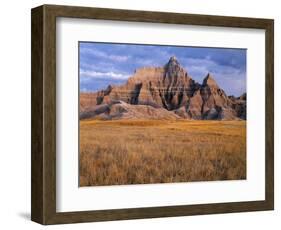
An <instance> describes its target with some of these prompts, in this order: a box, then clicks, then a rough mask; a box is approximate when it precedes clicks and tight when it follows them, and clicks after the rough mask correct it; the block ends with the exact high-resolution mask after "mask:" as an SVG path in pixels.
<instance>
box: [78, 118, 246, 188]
mask: <svg viewBox="0 0 281 230" xmlns="http://www.w3.org/2000/svg"><path fill="white" fill-rule="evenodd" d="M79 170H80V186H91V185H121V184H144V183H169V182H188V181H210V180H237V179H245V178H246V122H245V121H186V120H178V121H162V120H135V121H134V120H132V121H131V120H118V121H99V120H84V121H80V167H79Z"/></svg>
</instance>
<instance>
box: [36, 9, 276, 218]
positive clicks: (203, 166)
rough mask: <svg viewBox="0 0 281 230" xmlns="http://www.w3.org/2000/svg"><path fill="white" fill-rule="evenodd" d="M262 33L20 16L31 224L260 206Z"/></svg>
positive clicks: (265, 22)
mask: <svg viewBox="0 0 281 230" xmlns="http://www.w3.org/2000/svg"><path fill="white" fill-rule="evenodd" d="M273 29H274V27H273V20H271V19H257V18H240V17H225V16H209V15H192V14H178V13H163V12H146V11H129V10H116V9H102V8H88V7H73V6H56V5H43V6H40V7H37V8H34V9H32V159H31V160H32V162H31V163H32V189H31V190H32V205H31V207H32V210H31V218H32V220H33V221H36V222H38V223H41V224H60V223H75V222H90V221H108V220H123V219H138V218H155V217H170V216H183V215H197V214H214V213H229V212H244V211H259V210H273V208H274V98H273V95H274V92H273V88H274V83H273V69H274V68H273V63H274V43H273V38H274V36H273Z"/></svg>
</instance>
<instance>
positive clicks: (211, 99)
mask: <svg viewBox="0 0 281 230" xmlns="http://www.w3.org/2000/svg"><path fill="white" fill-rule="evenodd" d="M94 117H96V118H101V119H122V118H124V119H134V118H151V119H179V118H184V119H196V120H204V119H205V120H234V119H246V94H243V95H241V96H240V97H238V98H235V97H234V96H229V97H228V96H227V95H226V93H225V92H224V91H223V89H221V88H220V87H219V86H218V84H217V83H216V81H215V80H214V78H213V77H212V76H211V74H207V76H206V77H205V78H204V80H203V82H202V84H199V83H197V82H195V81H194V80H193V79H192V78H191V77H190V76H189V75H188V73H187V71H186V70H185V69H184V68H183V67H182V66H181V65H180V64H179V62H178V60H177V59H176V57H174V56H173V57H171V58H170V60H169V61H168V63H167V64H166V65H165V66H163V67H143V68H140V69H137V70H136V71H135V73H134V74H133V76H131V77H130V78H129V79H128V81H127V82H126V83H125V84H124V85H121V86H111V85H109V86H108V87H107V88H106V89H105V90H101V91H99V92H95V93H81V95H80V118H81V119H83V118H94Z"/></svg>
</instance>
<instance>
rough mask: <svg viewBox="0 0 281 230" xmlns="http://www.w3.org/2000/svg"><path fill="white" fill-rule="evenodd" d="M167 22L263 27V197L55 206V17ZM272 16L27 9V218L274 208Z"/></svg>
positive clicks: (56, 220)
mask: <svg viewBox="0 0 281 230" xmlns="http://www.w3.org/2000/svg"><path fill="white" fill-rule="evenodd" d="M57 17H71V18H85V19H103V20H117V21H131V22H149V23H170V24H186V25H203V26H218V27H237V28H255V29H264V30H265V34H266V44H265V47H266V51H265V54H266V57H265V60H266V63H265V66H266V73H265V74H266V84H265V88H266V99H265V101H266V103H265V104H266V105H265V106H266V135H265V136H266V140H265V143H266V150H265V157H266V160H265V162H266V165H265V169H266V171H265V177H266V182H265V200H263V201H247V202H231V203H215V204H196V205H181V206H163V207H148V208H130V209H112V210H100V211H78V212H57V211H56V18H57ZM273 40H274V21H273V20H271V19H257V18H240V17H224V16H209V15H193V14H179V13H162V12H145V11H130V10H116V9H103V8H89V7H74V6H56V5H43V6H39V7H37V8H34V9H32V50H31V52H32V158H31V163H32V168H31V173H32V178H31V181H32V186H31V193H32V194H31V197H32V199H31V219H32V220H33V221H35V222H38V223H41V224H64V223H77V222H91V221H109V220H125V219H139V218H157V217H170V216H186V215H199V214H200V215H201V214H215V213H231V212H245V211H260V210H273V209H274V75H273V69H274V42H273Z"/></svg>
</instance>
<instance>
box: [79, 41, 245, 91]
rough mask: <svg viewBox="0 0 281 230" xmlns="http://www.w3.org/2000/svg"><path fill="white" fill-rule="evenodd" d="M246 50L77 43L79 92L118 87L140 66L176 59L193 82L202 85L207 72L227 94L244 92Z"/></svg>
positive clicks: (162, 63) (161, 63) (155, 64)
mask: <svg viewBox="0 0 281 230" xmlns="http://www.w3.org/2000/svg"><path fill="white" fill-rule="evenodd" d="M246 52H247V51H246V49H229V48H206V47H187V46H185V47H183V46H159V45H136V44H114V43H96V42H80V43H79V62H80V63H79V73H80V74H79V75H80V91H81V92H91V91H94V92H95V91H98V90H101V89H105V88H106V87H107V86H108V85H109V84H111V85H120V84H123V83H125V82H126V81H127V79H128V78H129V77H130V76H132V75H133V73H134V71H135V69H137V68H140V67H144V66H155V67H159V66H164V65H165V64H166V63H167V62H168V61H169V58H170V57H171V56H176V58H177V59H178V61H179V63H180V64H181V65H182V67H184V68H185V70H186V71H187V73H188V74H189V76H191V77H192V78H193V79H194V80H195V81H197V82H199V83H202V81H203V79H204V77H205V76H206V75H207V74H208V73H210V74H211V75H212V76H213V77H214V79H215V80H216V82H217V83H218V85H219V86H220V87H221V88H222V89H223V90H224V91H225V92H226V93H227V95H234V96H240V95H241V94H243V93H244V92H246Z"/></svg>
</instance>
